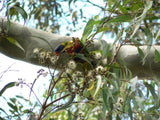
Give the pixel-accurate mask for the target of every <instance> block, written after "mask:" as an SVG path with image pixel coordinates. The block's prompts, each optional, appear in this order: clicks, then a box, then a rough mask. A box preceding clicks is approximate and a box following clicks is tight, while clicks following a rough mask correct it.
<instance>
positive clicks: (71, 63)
mask: <svg viewBox="0 0 160 120" xmlns="http://www.w3.org/2000/svg"><path fill="white" fill-rule="evenodd" d="M68 67H69V68H70V69H72V70H73V69H75V68H76V62H75V61H73V60H71V61H69V63H68Z"/></svg>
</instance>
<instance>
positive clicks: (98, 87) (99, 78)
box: [93, 75, 102, 97]
mask: <svg viewBox="0 0 160 120" xmlns="http://www.w3.org/2000/svg"><path fill="white" fill-rule="evenodd" d="M97 78H98V82H97V88H96V91H95V93H94V95H93V97H95V96H96V95H97V93H98V91H99V90H100V88H101V84H102V78H101V76H100V75H99V76H98V77H97Z"/></svg>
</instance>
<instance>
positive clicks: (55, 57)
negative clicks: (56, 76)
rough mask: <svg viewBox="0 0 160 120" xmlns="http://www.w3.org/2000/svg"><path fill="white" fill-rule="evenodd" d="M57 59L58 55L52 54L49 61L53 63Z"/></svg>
mask: <svg viewBox="0 0 160 120" xmlns="http://www.w3.org/2000/svg"><path fill="white" fill-rule="evenodd" d="M58 59H59V56H52V57H50V61H51V63H52V64H55V63H56V62H57V60H58Z"/></svg>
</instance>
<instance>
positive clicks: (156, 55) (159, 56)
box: [154, 50, 160, 63]
mask: <svg viewBox="0 0 160 120" xmlns="http://www.w3.org/2000/svg"><path fill="white" fill-rule="evenodd" d="M154 54H155V57H154V61H155V62H156V63H158V62H159V61H160V53H159V52H158V50H155V52H154Z"/></svg>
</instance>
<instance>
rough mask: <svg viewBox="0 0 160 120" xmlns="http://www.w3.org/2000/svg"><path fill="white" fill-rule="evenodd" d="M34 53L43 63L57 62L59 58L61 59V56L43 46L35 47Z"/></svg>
mask: <svg viewBox="0 0 160 120" xmlns="http://www.w3.org/2000/svg"><path fill="white" fill-rule="evenodd" d="M33 54H34V55H35V56H36V58H38V59H39V61H40V63H41V64H45V65H51V64H56V62H57V60H58V59H59V56H54V55H53V54H52V52H50V51H47V50H44V49H42V48H34V49H33Z"/></svg>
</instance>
